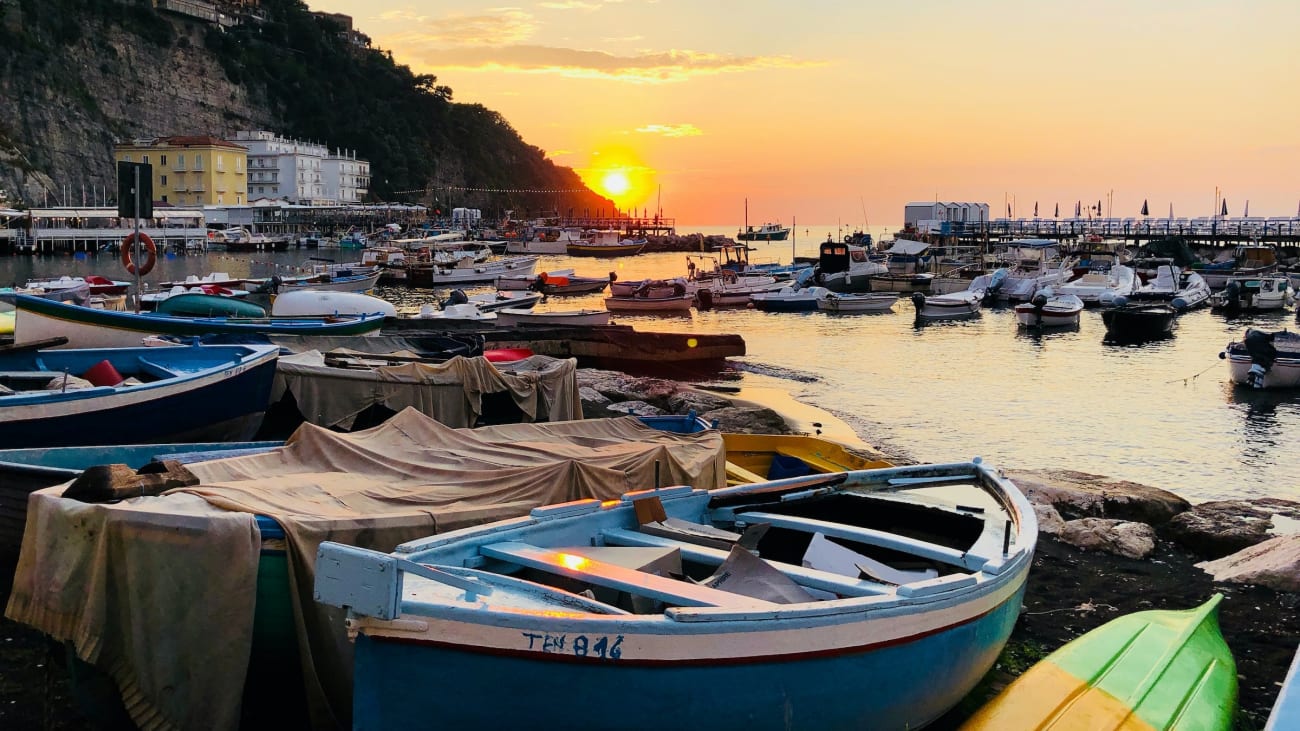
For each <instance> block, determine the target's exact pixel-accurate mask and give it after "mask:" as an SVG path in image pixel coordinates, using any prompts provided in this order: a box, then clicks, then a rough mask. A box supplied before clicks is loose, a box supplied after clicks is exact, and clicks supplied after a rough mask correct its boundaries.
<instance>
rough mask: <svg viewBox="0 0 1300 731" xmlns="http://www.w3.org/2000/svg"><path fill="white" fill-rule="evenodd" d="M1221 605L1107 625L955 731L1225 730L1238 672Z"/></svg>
mask: <svg viewBox="0 0 1300 731" xmlns="http://www.w3.org/2000/svg"><path fill="white" fill-rule="evenodd" d="M1222 599H1223V595H1222V594H1215V595H1214V596H1213V597H1212V598H1211V599H1210V600H1209V601H1207V602H1206V603H1204V604H1202V605H1201V606H1200V607H1197V608H1196V609H1188V610H1182V611H1170V610H1152V611H1145V612H1134V613H1133V614H1128V615H1125V616H1123V617H1119V618H1117V619H1113V620H1111V621H1109V622H1107V623H1106V624H1104V625H1102V626H1101V627H1098V628H1097V629H1095V630H1092V631H1091V632H1088V633H1087V634H1085V635H1083V636H1082V637H1079V638H1078V639H1075V640H1074V641H1072V642H1070V643H1069V644H1067V645H1065V647H1062V648H1061V649H1059V650H1057V651H1056V652H1053V653H1052V654H1051V655H1048V656H1047V657H1046V658H1044V659H1043V660H1041V661H1040V662H1038V663H1037V664H1035V665H1034V666H1033V667H1032V668H1030V669H1029V670H1028V671H1027V672H1025V674H1024V675H1022V676H1020V677H1019V678H1017V679H1016V680H1015V682H1013V683H1012V684H1011V685H1009V686H1007V688H1006V689H1005V690H1003V691H1002V692H1001V693H1000V694H998V695H997V697H995V698H994V699H993V700H991V701H989V702H988V704H986V705H985V706H984V707H983V708H981V709H980V710H979V711H978V712H977V713H976V714H975V715H974V716H973V717H971V718H970V720H968V721H967V722H966V724H965V725H963V726H962V729H963V731H978V730H980V729H989V730H990V731H993V730H994V729H996V730H997V731H1029V730H1030V729H1034V730H1042V731H1047V730H1048V729H1055V730H1057V731H1065V730H1066V729H1089V731H1112V730H1113V731H1121V730H1127V731H1137V730H1139V729H1141V730H1143V731H1147V730H1151V731H1165V730H1170V731H1172V730H1174V729H1186V730H1190V729H1197V730H1198V731H1199V730H1202V729H1203V730H1204V731H1212V730H1214V729H1222V730H1223V731H1227V729H1230V728H1232V721H1233V713H1234V710H1235V707H1236V703H1237V665H1236V663H1235V662H1234V661H1233V659H1232V652H1231V651H1230V650H1229V649H1228V645H1227V643H1225V642H1224V641H1223V635H1222V634H1220V632H1219V623H1218V619H1217V614H1218V612H1217V608H1218V606H1219V602H1220V601H1221V600H1222Z"/></svg>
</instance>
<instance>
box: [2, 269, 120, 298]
mask: <svg viewBox="0 0 1300 731" xmlns="http://www.w3.org/2000/svg"><path fill="white" fill-rule="evenodd" d="M82 284H85V285H86V286H87V288H88V289H89V290H90V294H126V290H127V288H128V287H130V286H131V283H130V282H119V281H116V280H112V279H109V278H108V277H102V276H99V275H98V274H92V275H90V276H88V277H67V276H64V277H56V278H53V279H32V280H28V282H27V285H26V286H27V288H28V289H36V288H40V289H44V290H45V291H47V292H55V291H59V290H65V289H75V288H77V287H80V286H81V285H82Z"/></svg>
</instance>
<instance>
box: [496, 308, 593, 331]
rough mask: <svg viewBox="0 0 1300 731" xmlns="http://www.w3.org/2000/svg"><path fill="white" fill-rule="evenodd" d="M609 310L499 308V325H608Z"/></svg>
mask: <svg viewBox="0 0 1300 731" xmlns="http://www.w3.org/2000/svg"><path fill="white" fill-rule="evenodd" d="M608 324H609V311H608V310H553V311H551V312H534V311H533V310H512V309H505V310H497V325H498V326H500V327H516V326H519V325H558V326H566V325H608Z"/></svg>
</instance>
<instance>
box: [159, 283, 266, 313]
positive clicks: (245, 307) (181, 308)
mask: <svg viewBox="0 0 1300 731" xmlns="http://www.w3.org/2000/svg"><path fill="white" fill-rule="evenodd" d="M241 291H242V290H241ZM147 297H149V295H147V294H146V295H144V296H142V297H141V298H140V299H142V300H144V299H145V298H147ZM153 310H154V312H157V313H158V314H160V315H178V316H181V317H266V309H265V308H263V307H262V306H261V305H259V304H256V303H253V302H246V301H244V300H243V299H241V298H238V297H232V296H227V295H220V294H210V293H207V292H202V291H198V290H196V291H192V292H181V293H179V294H169V295H167V296H166V297H163V298H162V299H159V300H156V301H155V303H154V305H153Z"/></svg>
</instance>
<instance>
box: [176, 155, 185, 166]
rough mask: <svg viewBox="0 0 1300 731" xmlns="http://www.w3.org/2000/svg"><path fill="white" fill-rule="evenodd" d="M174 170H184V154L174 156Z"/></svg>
mask: <svg viewBox="0 0 1300 731" xmlns="http://www.w3.org/2000/svg"><path fill="white" fill-rule="evenodd" d="M176 169H177V170H184V169H185V154H184V153H180V154H177V155H176Z"/></svg>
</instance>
